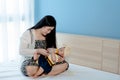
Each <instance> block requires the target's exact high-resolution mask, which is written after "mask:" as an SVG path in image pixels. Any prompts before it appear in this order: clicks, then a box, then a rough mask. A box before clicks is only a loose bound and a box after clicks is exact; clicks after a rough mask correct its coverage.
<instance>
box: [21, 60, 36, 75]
mask: <svg viewBox="0 0 120 80" xmlns="http://www.w3.org/2000/svg"><path fill="white" fill-rule="evenodd" d="M26 66H38V64H37V63H36V61H35V60H33V58H32V59H27V60H25V61H23V63H22V66H21V72H22V74H23V75H24V76H28V75H27V70H26Z"/></svg>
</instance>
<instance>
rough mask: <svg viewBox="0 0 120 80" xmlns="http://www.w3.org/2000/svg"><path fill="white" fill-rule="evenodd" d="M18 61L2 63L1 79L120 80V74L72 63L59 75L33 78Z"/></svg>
mask: <svg viewBox="0 0 120 80" xmlns="http://www.w3.org/2000/svg"><path fill="white" fill-rule="evenodd" d="M19 68H20V65H18V64H17V65H16V63H14V62H12V63H6V64H0V80H120V75H117V74H112V73H108V72H103V71H99V70H95V69H91V68H88V67H83V66H79V65H75V64H70V67H69V70H68V71H66V72H63V73H61V74H60V75H57V76H47V77H39V78H36V79H32V78H29V77H25V76H23V75H22V74H21V72H20V69H19Z"/></svg>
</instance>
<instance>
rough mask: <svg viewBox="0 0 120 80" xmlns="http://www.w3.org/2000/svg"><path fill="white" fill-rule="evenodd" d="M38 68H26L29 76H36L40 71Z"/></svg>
mask: <svg viewBox="0 0 120 80" xmlns="http://www.w3.org/2000/svg"><path fill="white" fill-rule="evenodd" d="M38 68H39V67H38V66H33V65H31V66H26V71H27V75H28V76H30V77H32V76H34V75H35V73H36V72H37V71H38Z"/></svg>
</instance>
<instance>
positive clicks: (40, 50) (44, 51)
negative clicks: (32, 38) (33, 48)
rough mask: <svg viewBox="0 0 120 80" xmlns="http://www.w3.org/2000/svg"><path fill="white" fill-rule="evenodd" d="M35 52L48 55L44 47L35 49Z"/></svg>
mask: <svg viewBox="0 0 120 80" xmlns="http://www.w3.org/2000/svg"><path fill="white" fill-rule="evenodd" d="M37 53H38V54H42V55H44V56H48V55H49V53H48V51H47V50H46V49H42V48H40V49H37Z"/></svg>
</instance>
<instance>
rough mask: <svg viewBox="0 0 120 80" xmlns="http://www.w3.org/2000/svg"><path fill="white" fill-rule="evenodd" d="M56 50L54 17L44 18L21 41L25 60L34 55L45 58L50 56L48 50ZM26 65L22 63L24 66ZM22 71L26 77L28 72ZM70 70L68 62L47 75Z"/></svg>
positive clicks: (54, 68)
mask: <svg viewBox="0 0 120 80" xmlns="http://www.w3.org/2000/svg"><path fill="white" fill-rule="evenodd" d="M48 48H56V20H55V18H54V17H53V16H50V15H47V16H45V17H43V18H42V19H41V20H40V21H39V22H38V23H37V24H36V25H35V26H33V27H32V28H30V29H28V30H26V31H25V32H24V33H23V35H22V37H21V40H20V54H21V55H22V56H23V57H24V59H25V60H27V59H31V58H32V56H33V54H34V53H37V54H40V55H42V56H44V57H47V56H48V55H49V53H48V51H47V49H48ZM24 65H26V63H24V62H23V63H22V66H24ZM22 66H21V69H22V70H21V71H22V73H23V74H24V75H25V74H26V71H25V70H24V69H23V68H22ZM67 69H68V63H67V62H66V61H64V62H61V63H59V64H56V65H54V66H53V67H52V69H51V71H50V72H49V73H48V74H47V75H57V74H60V73H62V72H63V71H65V70H67Z"/></svg>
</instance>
